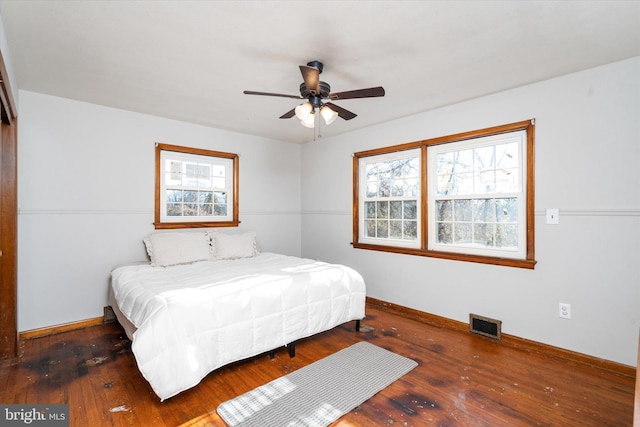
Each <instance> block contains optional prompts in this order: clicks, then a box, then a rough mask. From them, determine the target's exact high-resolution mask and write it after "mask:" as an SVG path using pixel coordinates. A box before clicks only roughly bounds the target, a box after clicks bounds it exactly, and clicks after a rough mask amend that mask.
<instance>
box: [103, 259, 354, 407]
mask: <svg viewBox="0 0 640 427" xmlns="http://www.w3.org/2000/svg"><path fill="white" fill-rule="evenodd" d="M112 288H113V292H114V295H115V299H116V301H117V304H118V307H119V309H120V310H121V311H122V313H123V314H124V315H125V316H126V317H127V319H129V321H131V322H132V323H133V324H134V325H135V326H136V328H137V330H136V332H135V333H134V334H133V342H132V351H133V353H134V355H135V358H136V361H137V363H138V368H139V369H140V371H141V372H142V375H143V376H144V377H145V378H146V379H147V381H149V383H150V384H151V387H152V388H153V390H154V391H155V393H156V394H157V395H158V397H160V399H161V400H164V399H167V398H169V397H172V396H174V395H176V394H177V393H179V392H181V391H183V390H186V389H188V388H191V387H193V386H195V385H196V384H198V383H199V382H200V381H201V380H202V378H204V377H205V376H206V375H207V374H208V373H209V372H211V371H213V370H214V369H217V368H219V367H221V366H224V365H226V364H228V363H231V362H234V361H237V360H241V359H244V358H247V357H250V356H255V355H257V354H260V353H263V352H266V351H269V350H272V349H276V348H278V347H281V346H284V345H287V344H289V343H292V342H293V341H296V340H298V339H300V338H304V337H308V336H310V335H313V334H316V333H318V332H322V331H326V330H328V329H331V328H333V327H335V326H337V325H339V324H342V323H344V322H347V321H350V320H356V319H362V318H363V317H364V305H365V285H364V281H363V279H362V277H361V276H360V275H359V274H358V273H357V272H355V271H354V270H353V269H351V268H349V267H345V266H342V265H335V264H327V263H323V262H318V261H313V260H310V259H302V258H296V257H289V256H285V255H278V254H272V253H262V254H260V255H258V256H256V257H253V258H243V259H237V260H219V261H202V262H197V263H194V264H190V265H179V266H173V267H151V266H149V265H131V266H122V267H118V268H116V269H114V270H113V272H112Z"/></svg>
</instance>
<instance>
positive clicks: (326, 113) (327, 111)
mask: <svg viewBox="0 0 640 427" xmlns="http://www.w3.org/2000/svg"><path fill="white" fill-rule="evenodd" d="M320 115H321V116H322V118H323V119H324V122H325V123H326V124H327V126H329V125H330V124H331V123H333V122H334V121H335V120H336V119H337V118H338V113H336V112H335V111H333V110H332V109H331V108H329V107H327V106H326V105H325V106H323V107H322V108H321V109H320Z"/></svg>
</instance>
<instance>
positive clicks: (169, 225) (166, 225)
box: [153, 221, 240, 230]
mask: <svg viewBox="0 0 640 427" xmlns="http://www.w3.org/2000/svg"><path fill="white" fill-rule="evenodd" d="M238 225H240V221H219V222H215V221H210V222H154V223H153V226H154V227H155V229H156V230H165V229H166V230H169V229H176V228H212V227H237V226H238Z"/></svg>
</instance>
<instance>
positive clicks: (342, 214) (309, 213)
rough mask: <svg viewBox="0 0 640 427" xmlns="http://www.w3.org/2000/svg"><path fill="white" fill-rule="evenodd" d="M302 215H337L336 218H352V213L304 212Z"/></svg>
mask: <svg viewBox="0 0 640 427" xmlns="http://www.w3.org/2000/svg"><path fill="white" fill-rule="evenodd" d="M302 215H336V216H345V215H346V216H351V215H352V212H351V211H302Z"/></svg>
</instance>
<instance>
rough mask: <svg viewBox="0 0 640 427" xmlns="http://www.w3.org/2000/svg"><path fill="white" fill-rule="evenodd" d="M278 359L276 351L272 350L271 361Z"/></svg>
mask: <svg viewBox="0 0 640 427" xmlns="http://www.w3.org/2000/svg"><path fill="white" fill-rule="evenodd" d="M275 358H276V351H275V350H271V351H270V352H269V359H271V360H273V359H275Z"/></svg>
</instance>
